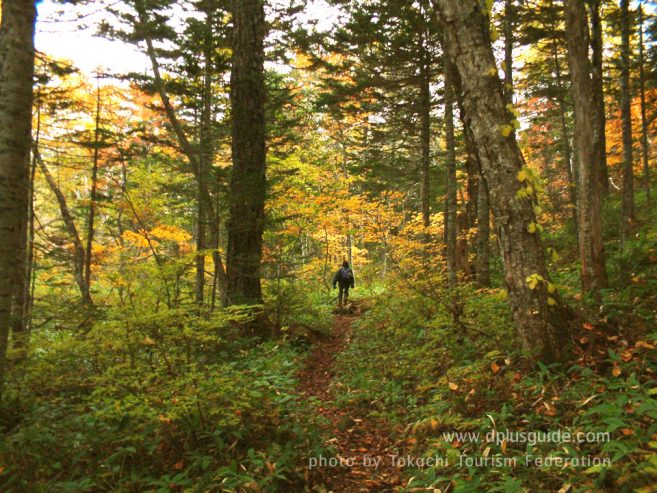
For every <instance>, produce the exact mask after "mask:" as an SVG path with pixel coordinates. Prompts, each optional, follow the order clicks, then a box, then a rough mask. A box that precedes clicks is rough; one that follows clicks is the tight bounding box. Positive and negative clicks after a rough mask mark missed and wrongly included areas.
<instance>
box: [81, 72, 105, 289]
mask: <svg viewBox="0 0 657 493" xmlns="http://www.w3.org/2000/svg"><path fill="white" fill-rule="evenodd" d="M99 77H100V74H99ZM96 82H97V86H96V118H95V127H94V144H93V146H94V154H93V162H92V166H91V187H90V189H89V215H88V217H87V247H86V249H85V255H84V282H85V284H86V287H87V289H88V290H89V289H90V288H91V260H92V258H91V256H92V255H91V254H92V251H93V243H94V234H95V222H96V202H97V200H98V161H99V158H100V103H101V98H100V83H99V81H96Z"/></svg>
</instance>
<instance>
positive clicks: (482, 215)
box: [452, 68, 490, 287]
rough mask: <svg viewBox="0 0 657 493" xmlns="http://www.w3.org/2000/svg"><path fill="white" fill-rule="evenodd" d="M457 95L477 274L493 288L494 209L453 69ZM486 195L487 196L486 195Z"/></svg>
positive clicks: (482, 282) (460, 87)
mask: <svg viewBox="0 0 657 493" xmlns="http://www.w3.org/2000/svg"><path fill="white" fill-rule="evenodd" d="M452 73H453V75H454V77H453V82H454V92H455V96H456V102H457V106H458V108H459V116H460V119H461V123H462V124H463V134H464V135H463V137H464V141H465V149H466V153H467V158H466V162H465V166H466V169H467V173H468V217H469V223H470V224H469V227H471V228H472V227H474V226H476V227H477V234H476V239H475V252H476V257H475V266H474V270H475V275H476V278H477V282H478V283H479V285H480V286H483V287H488V286H490V207H489V205H488V191H487V190H486V189H485V187H484V183H483V179H482V178H481V164H480V163H479V158H478V156H477V146H476V145H475V141H474V136H473V135H472V130H471V129H470V128H469V127H468V126H467V125H466V123H465V121H466V118H465V108H464V107H463V89H462V88H463V84H462V82H461V77H460V75H459V73H458V71H457V70H456V69H455V68H454V70H453V72H452ZM482 194H483V196H482Z"/></svg>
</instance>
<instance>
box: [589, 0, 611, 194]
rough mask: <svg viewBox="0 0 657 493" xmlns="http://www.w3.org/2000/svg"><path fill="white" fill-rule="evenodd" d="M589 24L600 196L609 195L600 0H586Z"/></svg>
mask: <svg viewBox="0 0 657 493" xmlns="http://www.w3.org/2000/svg"><path fill="white" fill-rule="evenodd" d="M587 6H588V10H589V15H590V24H591V86H592V87H591V100H592V105H593V166H594V172H595V179H596V182H597V184H598V185H599V187H600V193H601V197H606V196H607V195H609V173H608V171H607V137H606V124H607V118H606V116H605V98H604V83H603V72H602V58H603V52H604V48H603V44H602V19H601V18H600V0H589V1H588V2H587Z"/></svg>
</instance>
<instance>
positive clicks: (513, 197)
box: [435, 0, 570, 361]
mask: <svg viewBox="0 0 657 493" xmlns="http://www.w3.org/2000/svg"><path fill="white" fill-rule="evenodd" d="M435 5H436V6H437V8H438V12H439V16H440V18H441V20H442V23H443V27H444V29H445V32H446V37H447V52H448V55H449V58H450V59H451V60H452V62H453V63H454V64H456V67H457V68H458V71H459V73H460V76H461V81H462V83H463V104H464V109H465V113H466V124H467V126H468V127H470V129H471V130H472V134H473V136H474V139H475V144H476V146H477V152H478V155H479V161H480V163H481V168H482V176H483V183H484V186H486V187H487V189H488V192H489V198H490V203H491V207H492V210H493V215H494V220H495V227H496V229H497V235H498V238H499V243H500V249H501V255H502V259H503V262H504V275H505V281H506V284H507V287H508V292H509V303H510V305H511V309H512V312H513V317H514V320H515V324H516V328H517V332H518V335H519V337H520V340H521V342H522V346H523V348H524V349H525V350H526V351H527V352H528V353H529V354H531V355H532V356H533V357H535V358H539V359H541V360H543V361H553V360H555V359H558V358H560V357H563V356H564V352H565V351H564V346H565V343H566V342H567V340H568V334H569V325H570V324H569V316H570V310H569V309H568V307H567V306H566V305H565V304H564V303H563V302H562V301H561V299H560V298H559V296H558V295H557V293H556V292H554V293H551V291H554V289H553V287H552V284H551V283H550V276H549V274H548V272H547V269H546V265H545V258H544V253H543V245H542V243H541V240H540V238H539V235H538V232H533V233H532V232H530V231H531V225H535V223H536V217H535V215H534V208H533V205H534V204H533V202H532V198H535V197H533V196H534V194H533V192H528V191H527V190H526V187H527V185H526V183H525V182H524V181H520V180H519V176H518V175H519V173H520V171H521V169H522V168H523V166H524V159H523V157H522V154H521V153H520V149H519V147H518V145H517V143H516V140H515V138H514V136H513V135H512V134H511V133H510V132H509V131H508V127H509V126H510V125H512V122H510V121H509V114H508V111H507V108H506V107H505V106H506V103H505V100H504V94H503V91H502V83H501V81H500V79H499V77H498V75H497V68H496V66H495V58H494V56H493V50H492V47H491V41H490V35H489V34H488V29H487V18H486V14H485V12H483V11H482V5H481V2H479V1H478V0H461V1H459V2H453V1H452V0H435Z"/></svg>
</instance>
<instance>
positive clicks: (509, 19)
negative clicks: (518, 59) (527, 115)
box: [504, 0, 515, 105]
mask: <svg viewBox="0 0 657 493" xmlns="http://www.w3.org/2000/svg"><path fill="white" fill-rule="evenodd" d="M514 16H515V9H514V8H513V0H504V98H505V100H506V103H507V104H510V105H513V28H514Z"/></svg>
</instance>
